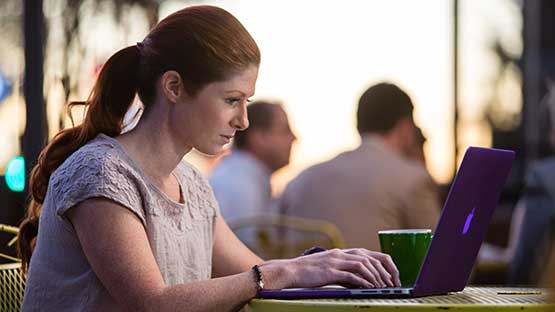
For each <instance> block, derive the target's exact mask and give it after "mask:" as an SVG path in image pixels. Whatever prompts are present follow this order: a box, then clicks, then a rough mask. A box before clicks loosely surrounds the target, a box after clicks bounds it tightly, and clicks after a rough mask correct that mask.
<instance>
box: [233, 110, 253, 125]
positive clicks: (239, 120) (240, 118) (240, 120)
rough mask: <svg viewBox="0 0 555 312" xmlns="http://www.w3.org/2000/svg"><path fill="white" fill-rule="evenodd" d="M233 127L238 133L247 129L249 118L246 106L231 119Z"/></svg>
mask: <svg viewBox="0 0 555 312" xmlns="http://www.w3.org/2000/svg"><path fill="white" fill-rule="evenodd" d="M233 127H234V128H235V129H237V130H238V131H243V130H245V129H247V128H248V127H249V117H248V114H247V108H246V106H244V107H243V108H242V109H241V111H240V112H239V113H238V114H237V116H236V117H235V118H234V119H233Z"/></svg>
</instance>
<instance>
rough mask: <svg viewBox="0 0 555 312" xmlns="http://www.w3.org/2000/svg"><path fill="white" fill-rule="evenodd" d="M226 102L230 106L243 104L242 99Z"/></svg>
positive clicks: (232, 99) (231, 99)
mask: <svg viewBox="0 0 555 312" xmlns="http://www.w3.org/2000/svg"><path fill="white" fill-rule="evenodd" d="M225 102H226V103H227V104H229V105H237V104H239V103H240V102H241V99H240V98H229V99H226V100H225Z"/></svg>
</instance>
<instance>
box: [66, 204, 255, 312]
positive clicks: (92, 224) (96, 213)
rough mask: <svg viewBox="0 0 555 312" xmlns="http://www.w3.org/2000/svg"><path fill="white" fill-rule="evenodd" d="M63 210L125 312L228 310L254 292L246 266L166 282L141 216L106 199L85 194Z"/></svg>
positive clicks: (104, 282)
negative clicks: (210, 276)
mask: <svg viewBox="0 0 555 312" xmlns="http://www.w3.org/2000/svg"><path fill="white" fill-rule="evenodd" d="M68 213H69V215H68V216H69V219H70V220H71V223H72V224H73V227H74V228H75V230H76V232H77V236H78V238H79V241H80V243H81V246H82V248H83V250H84V253H85V255H86V257H87V259H88V261H89V263H90V264H91V266H92V269H93V270H94V272H95V274H96V275H97V276H98V278H99V279H100V281H101V282H102V284H103V285H104V287H106V289H107V290H108V292H109V293H110V295H111V296H112V297H113V298H114V299H115V301H116V302H118V303H119V304H120V305H121V306H122V307H124V308H126V309H127V310H129V311H175V310H187V311H230V310H233V309H234V308H235V307H239V306H241V305H242V304H243V303H244V302H246V301H247V300H248V299H250V298H252V297H254V296H255V295H256V284H255V281H254V279H255V277H254V274H253V273H252V272H251V271H248V270H247V271H245V272H244V273H241V274H236V275H233V276H228V277H224V278H220V279H212V280H207V281H201V282H192V283H187V284H181V285H176V286H167V285H165V283H164V280H163V278H162V275H161V273H160V270H159V268H158V265H157V264H156V261H155V259H154V255H153V254H152V250H151V248H150V245H149V242H148V237H147V235H146V232H145V229H144V227H143V225H142V223H141V221H140V220H139V219H138V218H137V217H136V216H135V215H134V214H133V213H132V212H131V211H129V210H128V209H126V208H124V207H122V206H120V205H118V204H116V203H114V202H112V201H110V200H107V199H103V198H98V199H90V200H87V201H85V202H83V203H81V204H79V205H77V206H75V207H73V208H72V209H70V210H69V211H68Z"/></svg>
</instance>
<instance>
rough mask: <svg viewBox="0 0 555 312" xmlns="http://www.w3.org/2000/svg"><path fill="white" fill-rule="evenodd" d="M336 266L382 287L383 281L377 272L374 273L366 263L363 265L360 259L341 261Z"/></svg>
mask: <svg viewBox="0 0 555 312" xmlns="http://www.w3.org/2000/svg"><path fill="white" fill-rule="evenodd" d="M338 268H339V269H341V270H345V271H348V272H351V273H354V274H357V275H358V276H360V277H362V278H364V279H365V280H367V281H368V282H370V283H371V284H372V285H375V286H376V287H382V285H383V282H382V281H381V280H380V279H379V274H376V272H375V270H371V269H370V268H368V267H367V266H366V265H364V264H363V263H362V261H359V260H355V261H352V260H346V261H343V262H341V265H340V266H339V267H338ZM372 271H374V272H372Z"/></svg>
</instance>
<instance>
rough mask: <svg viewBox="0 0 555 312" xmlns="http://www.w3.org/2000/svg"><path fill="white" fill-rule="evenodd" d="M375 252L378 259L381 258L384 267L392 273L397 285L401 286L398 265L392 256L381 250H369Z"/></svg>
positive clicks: (374, 254)
mask: <svg viewBox="0 0 555 312" xmlns="http://www.w3.org/2000/svg"><path fill="white" fill-rule="evenodd" d="M368 252H370V253H372V254H373V256H374V257H376V258H377V259H378V260H380V262H381V264H382V265H383V267H384V268H385V269H386V270H387V272H389V273H390V274H391V278H392V281H393V284H394V286H395V287H401V280H400V279H399V270H397V266H396V265H395V263H394V262H393V259H391V256H390V255H388V254H384V253H381V252H373V251H368Z"/></svg>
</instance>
